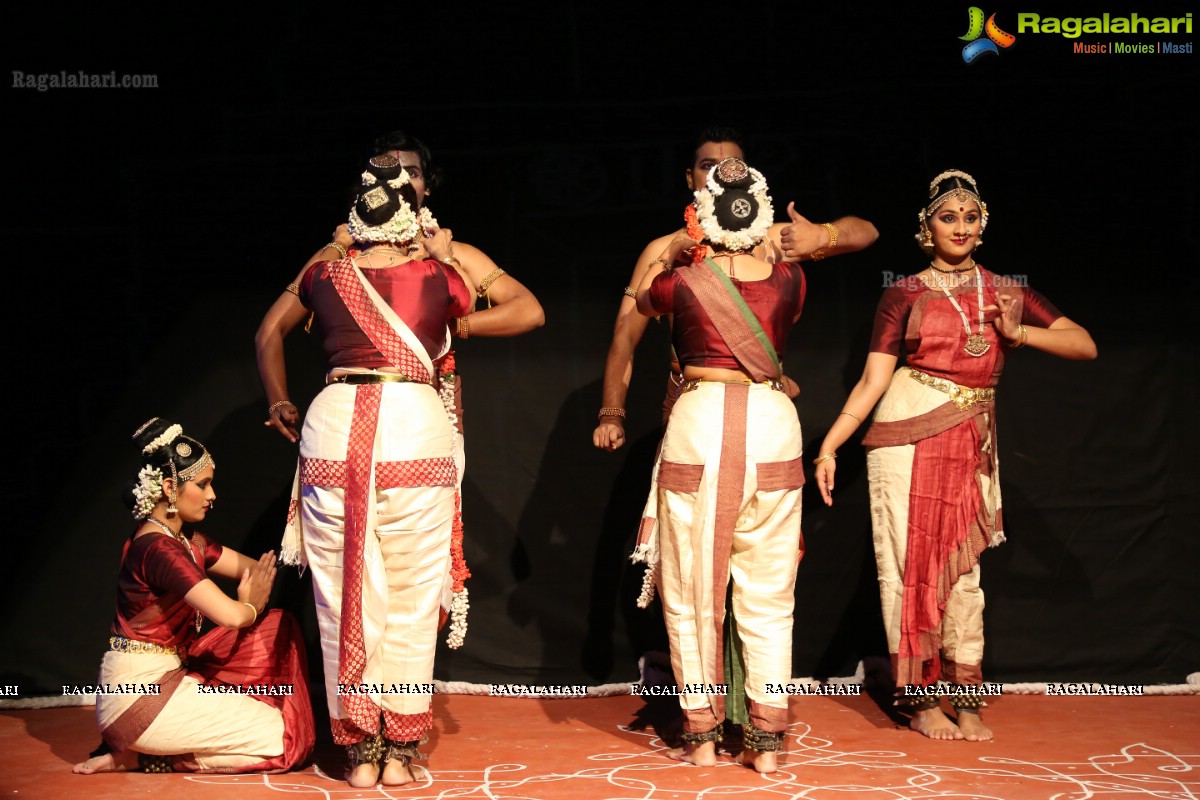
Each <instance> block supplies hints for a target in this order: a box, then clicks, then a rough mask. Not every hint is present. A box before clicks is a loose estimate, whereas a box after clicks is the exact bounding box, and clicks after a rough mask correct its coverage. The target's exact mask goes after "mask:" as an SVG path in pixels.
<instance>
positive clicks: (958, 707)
mask: <svg viewBox="0 0 1200 800" xmlns="http://www.w3.org/2000/svg"><path fill="white" fill-rule="evenodd" d="M950 705H951V706H952V707H953V708H954V710H955V711H957V712H959V713H962V712H963V711H967V712H970V713H972V714H978V713H979V708H980V707H981V706H982V705H983V698H982V697H980V696H979V695H977V694H966V693H962V694H952V695H950Z"/></svg>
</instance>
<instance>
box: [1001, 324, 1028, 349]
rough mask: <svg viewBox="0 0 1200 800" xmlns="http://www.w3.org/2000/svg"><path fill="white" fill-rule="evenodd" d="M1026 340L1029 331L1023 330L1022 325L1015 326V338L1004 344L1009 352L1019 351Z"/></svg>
mask: <svg viewBox="0 0 1200 800" xmlns="http://www.w3.org/2000/svg"><path fill="white" fill-rule="evenodd" d="M1028 339H1029V331H1027V330H1026V329H1025V326H1024V325H1018V326H1017V338H1016V339H1014V340H1013V341H1011V342H1007V341H1006V342H1005V344H1006V345H1007V346H1008V349H1009V350H1019V349H1020V348H1022V347H1024V346H1025V342H1026V341H1027V340H1028Z"/></svg>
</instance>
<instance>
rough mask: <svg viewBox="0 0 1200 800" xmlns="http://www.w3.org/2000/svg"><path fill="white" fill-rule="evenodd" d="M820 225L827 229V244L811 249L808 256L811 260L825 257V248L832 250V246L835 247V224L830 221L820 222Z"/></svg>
mask: <svg viewBox="0 0 1200 800" xmlns="http://www.w3.org/2000/svg"><path fill="white" fill-rule="evenodd" d="M821 227H823V228H824V229H825V230H827V231H829V244H827V245H825V247H820V248H817V249H816V250H814V251H812V253H811V254H810V258H812V260H813V261H820V260H821V259H823V258H825V255H826V254H825V251H826V250H827V249H828V250H832V249H833V248H835V247H837V243H838V229H837V225H834V224H833V223H832V222H822V223H821Z"/></svg>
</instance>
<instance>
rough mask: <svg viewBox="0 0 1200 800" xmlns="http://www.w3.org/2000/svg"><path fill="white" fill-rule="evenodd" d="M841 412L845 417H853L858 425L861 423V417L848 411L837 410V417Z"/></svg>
mask: <svg viewBox="0 0 1200 800" xmlns="http://www.w3.org/2000/svg"><path fill="white" fill-rule="evenodd" d="M842 414H845V415H846V416H847V417H853V418H854V420H855V421H856V422H857V423H858V424H860V425H861V424H862V419H860V418H859V417H858V416H857V415H855V414H851V413H850V412H849V411H839V412H838V416H839V417H840V416H841V415H842Z"/></svg>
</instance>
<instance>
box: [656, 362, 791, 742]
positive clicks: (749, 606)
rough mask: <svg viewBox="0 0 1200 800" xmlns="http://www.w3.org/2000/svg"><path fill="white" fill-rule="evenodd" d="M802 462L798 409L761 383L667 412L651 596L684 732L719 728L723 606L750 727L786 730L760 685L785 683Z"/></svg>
mask: <svg viewBox="0 0 1200 800" xmlns="http://www.w3.org/2000/svg"><path fill="white" fill-rule="evenodd" d="M801 455H802V444H801V435H800V421H799V419H798V418H797V415H796V408H795V406H794V405H793V403H792V401H791V400H790V399H789V398H788V397H787V396H785V395H784V394H783V393H782V392H779V391H776V390H773V389H771V388H770V387H769V386H766V385H763V384H750V385H747V384H741V383H730V384H725V383H718V382H707V381H706V382H701V383H700V384H699V385H698V386H697V388H695V389H694V390H690V391H686V392H684V393H683V395H682V396H681V397H680V399H679V401H678V402H677V403H676V404H675V408H674V409H673V410H672V412H671V418H670V421H669V423H668V426H667V431H666V433H665V434H664V437H663V442H662V452H661V459H660V463H659V466H658V474H657V483H658V546H659V549H660V551H661V574H660V576H659V587H658V588H659V592H660V595H661V598H662V603H663V612H664V616H665V620H666V627H667V633H668V636H669V639H670V645H671V664H672V667H673V668H674V671H675V678H676V680H677V681H678V682H679V683H680V684H681V689H683V690H684V691H682V692H681V694H680V705H681V706H682V708H683V711H684V717H685V721H684V727H685V730H687V731H688V732H690V733H702V732H705V731H708V730H711V729H713V728H714V727H716V726H717V725H718V724H719V723H720V722H721V720H723V719H724V718H725V697H724V696H723V695H722V694H720V693H719V691H718V692H713V691H711V687H719V686H721V685H722V684H725V682H726V680H725V679H726V675H725V668H724V639H723V636H722V631H723V624H724V621H725V608H726V598H727V596H728V598H729V600H730V603H731V608H732V610H733V615H734V618H735V619H736V621H737V626H736V627H737V636H738V641H739V642H740V646H741V650H742V657H743V659H744V665H745V681H744V691H745V695H746V700H747V704H748V707H749V718H750V721H751V722H752V723H753V724H754V725H755V726H756V727H758V728H760V729H761V730H764V731H770V732H778V731H782V730H784V729H785V728H786V727H787V695H786V694H781V693H779V692H778V691H777V692H771V691H769V688H768V687H769V686H771V685H778V684H786V683H787V682H788V681H789V680H790V677H791V665H792V611H793V607H794V604H795V597H794V591H795V585H796V567H797V563H798V560H799V552H800V549H801V547H802V540H801V533H800V508H801V492H800V488H801V486H802V485H803V483H804V471H803V467H802V461H801ZM697 687H699V689H700V691H693V690H694V689H696V688H697ZM731 689H732V687H731Z"/></svg>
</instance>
